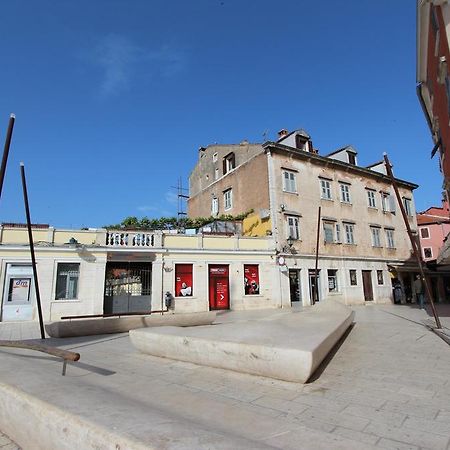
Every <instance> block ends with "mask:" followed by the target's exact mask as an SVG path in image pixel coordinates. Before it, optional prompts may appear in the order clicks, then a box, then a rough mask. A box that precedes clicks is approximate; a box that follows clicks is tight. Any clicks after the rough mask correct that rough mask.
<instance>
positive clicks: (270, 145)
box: [262, 141, 419, 190]
mask: <svg viewBox="0 0 450 450" xmlns="http://www.w3.org/2000/svg"><path fill="white" fill-rule="evenodd" d="M262 146H263V148H264V149H265V151H267V150H268V149H271V150H276V151H279V152H287V153H290V154H292V155H296V156H299V157H300V158H305V159H310V160H312V161H316V162H318V163H322V164H327V165H328V166H330V165H331V166H335V167H337V168H341V169H344V170H347V171H353V172H356V173H360V174H364V175H368V176H371V177H373V178H377V179H379V180H383V181H385V182H386V183H389V184H391V179H390V178H389V177H388V176H387V175H384V174H383V173H380V172H376V171H374V170H370V169H367V168H365V167H359V166H355V165H353V164H349V163H346V162H343V161H339V160H337V159H333V158H328V157H327V156H320V155H318V154H317V153H311V152H306V151H304V150H300V149H298V148H293V147H288V146H286V145H283V144H280V143H278V142H271V141H267V142H265V143H264V144H263V145H262ZM395 181H396V182H397V183H398V184H399V185H401V186H403V187H407V188H408V189H411V190H414V189H417V188H418V187H419V186H418V185H417V184H415V183H411V182H410V181H406V180H401V179H399V178H395Z"/></svg>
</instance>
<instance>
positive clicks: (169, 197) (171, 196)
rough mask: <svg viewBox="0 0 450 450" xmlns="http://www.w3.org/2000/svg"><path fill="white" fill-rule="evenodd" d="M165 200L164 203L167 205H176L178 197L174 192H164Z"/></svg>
mask: <svg viewBox="0 0 450 450" xmlns="http://www.w3.org/2000/svg"><path fill="white" fill-rule="evenodd" d="M165 198H166V201H167V202H168V203H170V204H171V205H177V204H178V195H177V194H175V192H171V191H168V192H166V194H165Z"/></svg>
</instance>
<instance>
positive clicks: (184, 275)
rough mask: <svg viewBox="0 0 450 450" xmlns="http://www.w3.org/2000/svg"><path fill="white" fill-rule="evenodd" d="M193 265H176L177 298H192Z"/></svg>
mask: <svg viewBox="0 0 450 450" xmlns="http://www.w3.org/2000/svg"><path fill="white" fill-rule="evenodd" d="M192 291H193V286H192V264H176V265H175V296H176V297H190V296H192Z"/></svg>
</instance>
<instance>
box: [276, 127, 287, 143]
mask: <svg viewBox="0 0 450 450" xmlns="http://www.w3.org/2000/svg"><path fill="white" fill-rule="evenodd" d="M288 134H289V131H288V130H286V128H283V129H281V130H280V131H279V132H278V140H279V141H280V140H281V139H283V138H284V137H286V136H287V135H288Z"/></svg>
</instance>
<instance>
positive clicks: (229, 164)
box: [223, 153, 236, 175]
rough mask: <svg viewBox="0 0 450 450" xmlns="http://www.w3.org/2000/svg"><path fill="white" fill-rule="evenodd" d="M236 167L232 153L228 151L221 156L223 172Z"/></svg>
mask: <svg viewBox="0 0 450 450" xmlns="http://www.w3.org/2000/svg"><path fill="white" fill-rule="evenodd" d="M235 167H236V159H235V156H234V153H229V154H228V155H227V156H225V157H224V158H223V174H224V175H225V174H226V173H228V172H230V171H231V170H233V169H234V168H235Z"/></svg>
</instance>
